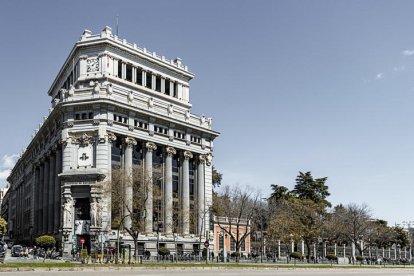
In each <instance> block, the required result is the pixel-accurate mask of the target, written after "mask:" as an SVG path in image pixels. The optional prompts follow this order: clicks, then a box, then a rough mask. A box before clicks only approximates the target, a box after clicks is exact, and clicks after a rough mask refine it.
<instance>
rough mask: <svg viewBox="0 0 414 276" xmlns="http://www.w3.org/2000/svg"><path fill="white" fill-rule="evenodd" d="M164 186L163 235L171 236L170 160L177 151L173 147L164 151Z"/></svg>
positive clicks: (171, 194) (171, 191) (171, 196)
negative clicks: (165, 154)
mask: <svg viewBox="0 0 414 276" xmlns="http://www.w3.org/2000/svg"><path fill="white" fill-rule="evenodd" d="M165 151H166V153H167V156H166V157H165V186H164V211H165V225H164V231H165V234H167V235H171V234H172V229H173V187H172V185H173V181H172V180H173V179H172V178H173V177H172V158H173V155H175V154H176V153H177V151H176V150H175V149H174V148H173V147H167V148H166V149H165Z"/></svg>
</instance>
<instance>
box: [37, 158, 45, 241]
mask: <svg viewBox="0 0 414 276" xmlns="http://www.w3.org/2000/svg"><path fill="white" fill-rule="evenodd" d="M42 161H44V160H42ZM42 161H41V162H42ZM44 167H45V164H44V163H41V164H40V167H39V185H38V187H39V189H38V190H37V198H38V202H37V210H36V213H37V220H36V221H37V225H36V229H37V234H38V235H39V234H41V233H42V223H43V218H42V214H43V210H42V209H43V187H44V186H43V181H44V175H45V174H44V172H45V171H44Z"/></svg>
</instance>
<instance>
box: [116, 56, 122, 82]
mask: <svg viewBox="0 0 414 276" xmlns="http://www.w3.org/2000/svg"><path fill="white" fill-rule="evenodd" d="M117 77H118V78H122V61H121V60H118V76H117Z"/></svg>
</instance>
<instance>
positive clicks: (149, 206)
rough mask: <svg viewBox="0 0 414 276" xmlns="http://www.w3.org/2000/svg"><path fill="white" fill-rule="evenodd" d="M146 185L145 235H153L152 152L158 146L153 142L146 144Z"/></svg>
mask: <svg viewBox="0 0 414 276" xmlns="http://www.w3.org/2000/svg"><path fill="white" fill-rule="evenodd" d="M145 147H146V148H147V150H146V152H145V181H144V182H145V183H144V185H145V186H146V190H147V200H146V202H145V233H147V234H148V233H152V228H153V227H152V226H153V225H152V221H153V217H152V216H153V199H152V185H153V183H152V152H153V151H154V150H156V149H157V145H155V144H154V143H152V142H147V143H146V144H145Z"/></svg>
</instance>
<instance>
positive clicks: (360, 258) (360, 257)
mask: <svg viewBox="0 0 414 276" xmlns="http://www.w3.org/2000/svg"><path fill="white" fill-rule="evenodd" d="M355 259H356V260H357V261H358V262H362V261H363V260H364V257H362V256H356V257H355Z"/></svg>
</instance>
